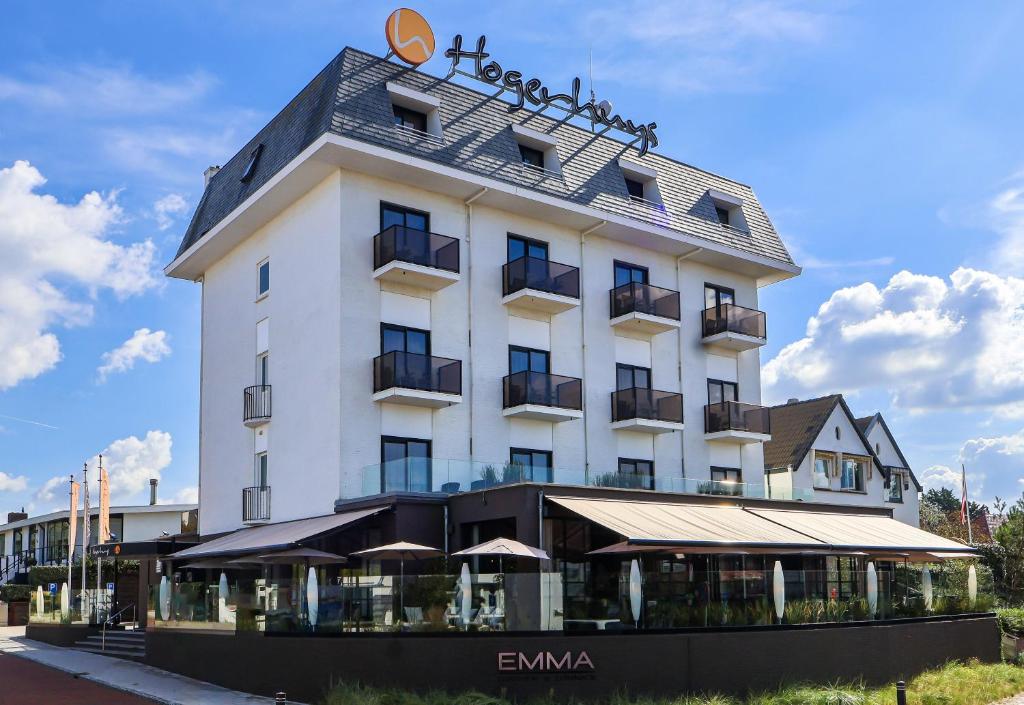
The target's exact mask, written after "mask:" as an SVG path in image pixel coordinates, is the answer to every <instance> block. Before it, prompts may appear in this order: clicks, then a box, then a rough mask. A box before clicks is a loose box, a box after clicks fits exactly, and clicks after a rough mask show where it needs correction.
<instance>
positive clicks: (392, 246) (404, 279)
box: [373, 225, 459, 291]
mask: <svg viewBox="0 0 1024 705" xmlns="http://www.w3.org/2000/svg"><path fill="white" fill-rule="evenodd" d="M373 278H374V279H378V280H380V281H388V282H392V283H395V284H407V285H409V286H415V287H419V288H421V289H428V290H430V291H437V290H438V289H443V288H444V287H446V286H449V285H450V284H454V283H455V282H457V281H459V241H458V240H457V239H455V238H453V237H448V236H447V235H438V234H437V233H428V232H424V231H423V230H414V229H413V228H406V227H404V226H401V225H392V226H391V227H390V228H386V229H385V230H382V231H381V232H379V233H377V234H376V235H374V236H373Z"/></svg>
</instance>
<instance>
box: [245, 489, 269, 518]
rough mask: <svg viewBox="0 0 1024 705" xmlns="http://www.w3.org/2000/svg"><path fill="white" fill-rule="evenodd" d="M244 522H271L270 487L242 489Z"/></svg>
mask: <svg viewBox="0 0 1024 705" xmlns="http://www.w3.org/2000/svg"><path fill="white" fill-rule="evenodd" d="M242 521H270V485H265V486H260V487H243V488H242Z"/></svg>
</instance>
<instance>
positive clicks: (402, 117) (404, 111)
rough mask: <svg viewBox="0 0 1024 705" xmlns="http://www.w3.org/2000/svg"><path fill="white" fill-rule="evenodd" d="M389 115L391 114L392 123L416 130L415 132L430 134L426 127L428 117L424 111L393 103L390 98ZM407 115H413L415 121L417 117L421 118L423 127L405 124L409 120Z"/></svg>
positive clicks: (417, 119)
mask: <svg viewBox="0 0 1024 705" xmlns="http://www.w3.org/2000/svg"><path fill="white" fill-rule="evenodd" d="M391 115H392V120H393V123H392V124H394V125H395V126H397V127H404V128H406V129H412V130H416V131H417V132H422V133H424V134H430V132H429V131H428V129H427V128H428V127H429V125H428V122H429V120H430V118H429V116H428V115H427V114H426V113H424V112H421V111H419V110H416V109H415V108H407V107H406V106H404V105H399V104H397V103H395V102H394V101H393V100H392V101H391ZM408 116H415V118H416V122H418V121H419V119H422V120H423V127H422V128H420V127H418V126H417V125H413V124H407V123H409V122H410V121H409V120H408Z"/></svg>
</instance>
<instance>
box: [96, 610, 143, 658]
mask: <svg viewBox="0 0 1024 705" xmlns="http://www.w3.org/2000/svg"><path fill="white" fill-rule="evenodd" d="M128 610H131V611H132V624H135V621H136V619H137V616H136V614H135V603H134V602H133V603H132V604H130V605H128V606H127V607H124V608H122V609H119V610H118V611H117V612H116V613H114V614H112V615H109V616H108V617H107V618H106V619H105V620H103V626H102V627H101V628H100V651H106V650H107V625H108V624H110V623H112V622H113V621H114V619H116V618H117V617H120V616H121V615H122V614H124V613H125V612H127V611H128Z"/></svg>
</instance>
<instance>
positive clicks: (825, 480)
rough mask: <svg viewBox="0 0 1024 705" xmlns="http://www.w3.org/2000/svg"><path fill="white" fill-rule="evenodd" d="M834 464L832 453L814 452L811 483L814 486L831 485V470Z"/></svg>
mask: <svg viewBox="0 0 1024 705" xmlns="http://www.w3.org/2000/svg"><path fill="white" fill-rule="evenodd" d="M835 466H836V459H835V456H834V455H830V454H827V453H817V452H816V453H815V454H814V469H813V475H814V476H813V478H812V480H813V483H812V484H813V485H814V487H816V488H820V489H826V490H827V489H828V488H829V487H831V480H830V479H829V478H831V477H832V472H833V470H834V469H835Z"/></svg>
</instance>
